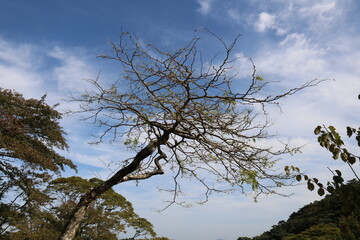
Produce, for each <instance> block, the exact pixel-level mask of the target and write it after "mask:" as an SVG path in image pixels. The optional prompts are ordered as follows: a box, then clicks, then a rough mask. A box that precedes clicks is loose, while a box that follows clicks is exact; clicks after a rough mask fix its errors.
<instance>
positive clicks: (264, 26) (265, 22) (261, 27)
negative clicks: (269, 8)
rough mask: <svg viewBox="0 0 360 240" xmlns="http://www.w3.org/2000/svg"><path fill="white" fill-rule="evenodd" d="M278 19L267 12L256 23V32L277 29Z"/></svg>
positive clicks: (261, 14) (260, 15)
mask: <svg viewBox="0 0 360 240" xmlns="http://www.w3.org/2000/svg"><path fill="white" fill-rule="evenodd" d="M275 22H276V17H275V16H274V15H271V14H269V13H267V12H262V13H260V14H259V16H258V20H257V21H256V22H255V30H256V31H258V32H265V31H266V30H268V29H274V28H275Z"/></svg>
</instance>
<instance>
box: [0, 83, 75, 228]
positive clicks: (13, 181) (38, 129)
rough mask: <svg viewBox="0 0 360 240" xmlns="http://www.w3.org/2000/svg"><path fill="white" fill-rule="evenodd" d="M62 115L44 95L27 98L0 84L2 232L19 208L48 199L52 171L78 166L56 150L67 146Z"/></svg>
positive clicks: (0, 218) (0, 211)
mask: <svg viewBox="0 0 360 240" xmlns="http://www.w3.org/2000/svg"><path fill="white" fill-rule="evenodd" d="M60 118H61V114H60V113H59V112H58V111H56V110H55V109H54V108H53V107H51V106H49V105H47V104H46V103H45V96H44V97H42V98H41V99H40V100H37V99H25V98H23V96H22V95H21V94H20V93H17V92H15V91H11V90H6V89H2V88H0V174H1V176H0V201H1V205H0V215H1V217H0V226H1V232H3V231H5V230H6V229H7V228H8V227H9V224H10V223H11V222H14V221H15V222H16V221H17V217H18V215H19V214H18V213H19V211H21V210H24V209H25V208H27V207H28V206H29V205H31V204H32V202H33V201H43V200H45V199H46V196H45V195H44V194H43V193H42V192H41V186H42V184H43V183H44V182H46V181H47V180H49V179H50V177H51V173H59V172H60V170H64V167H65V166H68V167H70V168H72V169H75V165H74V164H73V163H72V161H71V160H69V159H67V158H65V157H63V156H61V155H59V154H58V153H57V152H56V148H57V149H67V147H68V146H67V144H66V141H65V138H64V134H65V133H64V131H63V129H62V128H61V126H60V124H59V120H60Z"/></svg>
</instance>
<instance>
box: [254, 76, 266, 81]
mask: <svg viewBox="0 0 360 240" xmlns="http://www.w3.org/2000/svg"><path fill="white" fill-rule="evenodd" d="M255 79H256V80H258V81H263V80H264V78H262V77H261V76H256V77H255Z"/></svg>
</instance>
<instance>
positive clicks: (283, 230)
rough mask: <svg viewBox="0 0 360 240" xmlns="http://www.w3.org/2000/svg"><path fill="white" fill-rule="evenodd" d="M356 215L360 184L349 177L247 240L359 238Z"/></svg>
mask: <svg viewBox="0 0 360 240" xmlns="http://www.w3.org/2000/svg"><path fill="white" fill-rule="evenodd" d="M359 216H360V183H359V182H358V181H356V180H352V181H350V182H349V183H348V184H345V185H343V186H341V187H339V188H338V189H337V190H336V191H334V192H333V193H332V194H331V195H327V196H325V198H324V199H322V200H321V201H315V202H314V203H311V204H308V205H306V206H304V207H302V208H301V209H300V210H299V211H297V212H295V213H293V214H291V215H290V217H289V219H288V220H287V221H280V222H279V223H278V224H277V225H275V226H273V227H272V229H271V230H269V231H267V232H264V233H263V234H261V235H259V236H257V237H253V238H248V239H247V240H295V239H296V240H299V239H300V240H313V239H317V240H325V239H326V240H328V239H333V240H356V239H360V217H359ZM239 239H242V238H239ZM245 239H246V238H245Z"/></svg>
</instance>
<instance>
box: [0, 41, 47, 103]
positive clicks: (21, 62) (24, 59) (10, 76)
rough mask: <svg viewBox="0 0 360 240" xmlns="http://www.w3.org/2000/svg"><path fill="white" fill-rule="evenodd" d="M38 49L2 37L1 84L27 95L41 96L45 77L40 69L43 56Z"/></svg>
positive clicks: (0, 55)
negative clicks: (39, 55)
mask: <svg viewBox="0 0 360 240" xmlns="http://www.w3.org/2000/svg"><path fill="white" fill-rule="evenodd" d="M37 51H38V49H37V48H36V46H32V45H29V44H12V43H10V42H8V41H5V40H4V39H1V38H0V85H1V87H3V88H8V89H15V90H17V91H19V92H21V93H23V94H24V95H25V96H26V97H37V98H39V97H41V96H42V95H43V94H44V92H41V91H40V86H41V85H42V84H43V82H44V79H43V77H42V76H41V75H40V74H39V72H38V69H39V65H40V63H41V58H37V57H36V52H37Z"/></svg>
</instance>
